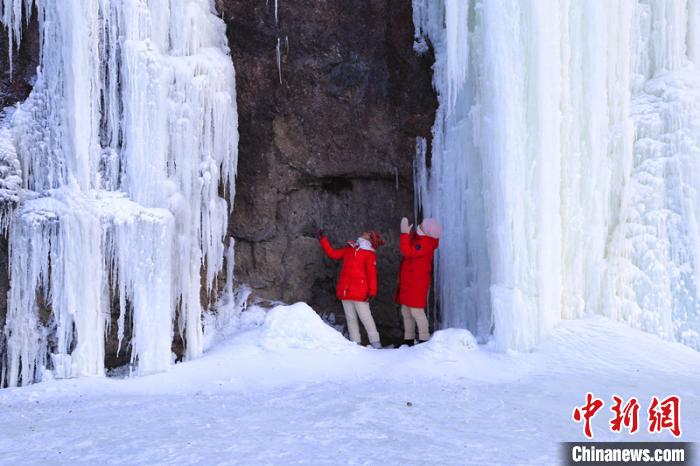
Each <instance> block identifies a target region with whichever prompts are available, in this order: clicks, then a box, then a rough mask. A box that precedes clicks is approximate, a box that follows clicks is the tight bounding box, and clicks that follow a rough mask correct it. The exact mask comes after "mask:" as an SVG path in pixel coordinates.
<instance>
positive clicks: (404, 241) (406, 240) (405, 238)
mask: <svg viewBox="0 0 700 466" xmlns="http://www.w3.org/2000/svg"><path fill="white" fill-rule="evenodd" d="M399 249H400V250H401V254H402V255H403V256H404V257H424V256H429V255H431V254H432V253H433V248H430V247H419V248H418V249H416V247H415V246H414V247H411V241H410V237H409V234H408V233H401V237H400V238H399Z"/></svg>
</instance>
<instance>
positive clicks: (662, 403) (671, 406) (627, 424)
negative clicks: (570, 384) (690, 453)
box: [572, 392, 681, 438]
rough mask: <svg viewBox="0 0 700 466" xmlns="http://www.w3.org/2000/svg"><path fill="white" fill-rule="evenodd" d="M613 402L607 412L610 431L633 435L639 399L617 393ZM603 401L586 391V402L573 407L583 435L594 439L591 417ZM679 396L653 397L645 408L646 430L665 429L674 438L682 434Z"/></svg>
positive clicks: (656, 431)
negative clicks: (646, 415) (580, 423)
mask: <svg viewBox="0 0 700 466" xmlns="http://www.w3.org/2000/svg"><path fill="white" fill-rule="evenodd" d="M612 401H613V405H612V406H611V407H610V411H612V413H613V417H612V419H610V422H609V426H610V431H611V432H618V433H619V432H622V429H623V428H625V429H627V431H628V433H629V434H630V435H631V434H635V433H636V432H637V431H638V430H639V408H640V406H639V401H638V400H637V398H636V397H631V398H630V399H629V400H627V402H625V401H624V400H623V399H622V398H620V397H619V396H617V395H613V396H612ZM603 405H604V403H603V400H601V399H600V398H596V397H594V396H593V394H592V393H590V392H588V393H586V402H585V404H584V405H583V406H576V407H575V408H574V412H573V414H572V418H573V420H574V421H575V422H583V434H584V435H585V436H586V437H588V438H593V430H592V428H591V420H592V419H593V418H594V417H595V415H596V414H597V413H598V411H600V409H601V408H602V407H603ZM680 408H681V399H680V397H678V396H677V395H671V396H669V397H667V398H665V399H663V400H659V398H658V397H656V396H653V397H652V398H651V402H650V404H649V409H648V410H647V413H648V419H649V425H648V431H649V433H659V432H662V431H664V430H668V431H669V432H671V434H673V435H674V436H675V437H680V436H681V422H680V421H681V418H680Z"/></svg>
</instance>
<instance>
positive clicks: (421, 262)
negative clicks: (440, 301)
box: [395, 233, 440, 308]
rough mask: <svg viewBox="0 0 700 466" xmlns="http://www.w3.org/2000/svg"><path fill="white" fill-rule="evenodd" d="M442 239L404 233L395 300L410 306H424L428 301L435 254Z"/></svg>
mask: <svg viewBox="0 0 700 466" xmlns="http://www.w3.org/2000/svg"><path fill="white" fill-rule="evenodd" d="M439 242H440V240H438V239H436V238H432V237H430V236H419V235H416V234H408V233H402V234H401V237H400V239H399V249H400V250H401V255H402V256H403V259H402V260H401V268H400V270H399V284H398V289H397V290H396V296H395V300H396V302H397V303H399V304H403V305H406V306H409V307H418V308H424V307H425V306H426V304H427V302H428V290H429V289H430V273H431V272H432V270H433V254H434V253H435V250H436V249H437V248H438V244H439Z"/></svg>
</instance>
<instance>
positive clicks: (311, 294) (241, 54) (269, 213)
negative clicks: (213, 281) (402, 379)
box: [218, 0, 437, 342]
mask: <svg viewBox="0 0 700 466" xmlns="http://www.w3.org/2000/svg"><path fill="white" fill-rule="evenodd" d="M275 3H277V5H278V7H277V12H276V13H275ZM218 7H219V8H220V11H221V13H222V15H223V17H224V20H225V21H226V24H227V27H228V38H229V44H230V47H231V50H232V55H233V59H234V63H235V66H236V83H237V92H238V112H239V132H240V145H239V161H238V180H237V185H236V189H237V192H236V199H235V213H234V218H233V222H232V230H231V233H232V234H233V236H234V237H235V238H236V241H237V243H236V270H235V271H236V276H237V280H238V281H239V282H241V283H246V284H248V285H250V286H251V287H252V288H253V289H254V290H255V292H256V294H257V296H258V297H262V298H265V299H269V300H281V301H285V302H295V301H306V302H308V303H310V304H311V305H312V306H313V307H314V308H315V309H316V310H317V311H319V312H320V313H321V314H323V315H324V316H326V317H328V318H330V319H331V320H332V319H334V318H335V319H336V322H337V323H339V324H343V323H344V317H343V313H342V309H341V306H340V303H339V302H338V301H337V299H336V298H335V296H334V288H335V277H336V275H337V272H338V268H339V265H338V264H334V263H332V261H330V260H329V259H326V258H325V256H324V255H323V254H322V252H321V249H320V248H319V246H318V244H317V241H316V239H315V238H314V233H315V231H316V229H317V228H318V227H323V228H325V230H326V232H327V233H328V235H329V237H330V239H331V242H332V243H333V244H334V245H336V246H338V247H339V246H342V245H343V244H344V243H345V242H346V241H347V240H350V239H354V238H356V237H357V236H358V235H359V234H360V233H361V232H362V231H363V230H366V229H375V230H378V231H380V232H381V233H382V234H383V235H384V237H385V238H386V240H387V244H386V245H385V246H384V247H383V248H381V249H380V250H379V254H378V281H379V288H380V292H379V298H378V300H377V302H376V304H375V306H374V309H373V311H374V312H373V313H374V315H375V320H376V321H377V324H378V327H379V331H380V333H381V334H382V338H383V340H385V342H390V341H396V340H400V339H401V338H402V335H401V330H400V328H401V324H400V319H399V313H398V310H397V307H396V305H394V304H393V293H394V291H395V284H396V274H397V271H398V266H399V263H400V257H399V254H398V226H399V221H400V219H401V217H402V216H404V215H405V216H407V217H409V218H412V216H413V159H414V156H415V140H416V137H417V136H422V137H428V136H429V134H430V128H431V126H432V123H433V121H434V116H435V109H436V106H437V101H436V97H435V94H434V91H433V89H432V85H431V79H432V74H431V69H430V67H431V65H432V56H429V55H425V56H418V55H417V54H416V53H415V52H414V51H413V48H412V42H413V23H412V10H411V1H410V0H343V1H318V0H280V1H279V2H273V1H272V0H270V1H269V2H262V1H260V2H249V1H245V0H219V1H218ZM278 63H279V67H278Z"/></svg>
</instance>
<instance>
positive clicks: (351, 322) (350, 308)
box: [341, 301, 379, 343]
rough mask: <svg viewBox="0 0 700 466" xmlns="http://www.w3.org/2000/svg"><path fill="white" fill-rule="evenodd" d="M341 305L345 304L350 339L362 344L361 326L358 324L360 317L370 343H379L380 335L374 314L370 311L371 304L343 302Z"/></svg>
mask: <svg viewBox="0 0 700 466" xmlns="http://www.w3.org/2000/svg"><path fill="white" fill-rule="evenodd" d="M341 303H343V310H344V311H345V320H346V321H347V323H348V332H349V333H350V339H351V340H352V341H354V342H355V343H360V342H361V341H362V338H361V337H360V324H358V323H357V316H358V315H359V316H360V320H361V321H362V325H364V326H365V330H367V338H369V342H370V343H377V342H379V333H378V332H377V327H376V326H375V325H374V319H373V318H372V312H371V311H370V310H369V303H368V302H366V301H341Z"/></svg>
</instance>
